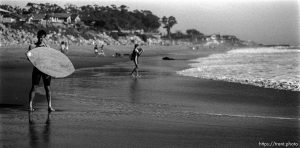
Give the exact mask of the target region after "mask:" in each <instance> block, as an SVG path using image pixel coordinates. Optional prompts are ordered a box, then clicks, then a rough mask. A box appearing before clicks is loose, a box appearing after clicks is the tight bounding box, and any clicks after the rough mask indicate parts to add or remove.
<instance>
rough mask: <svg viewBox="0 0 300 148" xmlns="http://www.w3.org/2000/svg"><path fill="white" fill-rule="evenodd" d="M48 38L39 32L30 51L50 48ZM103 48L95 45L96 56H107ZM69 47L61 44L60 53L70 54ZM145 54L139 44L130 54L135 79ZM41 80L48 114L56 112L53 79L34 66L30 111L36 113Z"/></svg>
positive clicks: (43, 32) (44, 33)
mask: <svg viewBox="0 0 300 148" xmlns="http://www.w3.org/2000/svg"><path fill="white" fill-rule="evenodd" d="M46 36H47V32H46V31H45V30H39V31H38V32H37V39H38V40H37V42H36V43H34V44H32V45H29V48H28V51H30V50H32V49H34V48H37V47H50V46H49V45H47V44H46V43H45V38H46ZM103 47H104V44H102V45H101V47H100V51H99V50H98V46H97V44H95V47H94V52H95V54H97V56H99V55H103V56H104V55H105V54H104V51H103ZM68 49H69V46H68V43H67V42H65V41H62V42H61V45H60V51H61V52H62V53H64V54H66V53H67V52H68ZM142 53H143V49H142V48H141V47H140V45H139V44H138V43H135V44H134V49H133V50H132V53H131V54H130V60H132V61H133V63H134V65H135V66H134V68H133V70H132V71H131V75H132V76H133V77H140V75H139V71H138V68H139V67H138V59H139V56H140V55H141V54H142ZM41 78H42V79H43V83H44V89H45V92H46V99H47V103H48V112H52V111H55V109H54V108H53V107H52V96H51V88H50V85H51V79H52V77H51V76H50V75H48V74H45V73H43V72H42V71H40V70H39V69H37V68H36V67H34V66H33V70H32V79H31V81H32V85H31V89H30V92H29V111H34V108H33V99H34V97H35V94H36V91H37V88H38V86H39V83H40V80H41Z"/></svg>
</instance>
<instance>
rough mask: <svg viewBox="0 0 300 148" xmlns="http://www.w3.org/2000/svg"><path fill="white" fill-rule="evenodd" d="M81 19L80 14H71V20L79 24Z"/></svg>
mask: <svg viewBox="0 0 300 148" xmlns="http://www.w3.org/2000/svg"><path fill="white" fill-rule="evenodd" d="M80 21H81V19H80V17H79V15H78V14H72V15H71V22H72V23H73V24H78V23H79V22H80Z"/></svg>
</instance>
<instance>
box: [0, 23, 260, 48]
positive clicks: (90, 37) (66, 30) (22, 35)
mask: <svg viewBox="0 0 300 148" xmlns="http://www.w3.org/2000/svg"><path fill="white" fill-rule="evenodd" d="M40 29H44V30H46V31H47V32H48V35H47V42H48V43H49V44H56V45H59V44H60V43H61V42H62V41H65V42H68V43H69V44H70V45H93V44H106V45H129V44H134V43H142V44H146V45H187V46H191V47H192V49H199V48H208V49H224V48H226V49H228V48H233V47H249V46H251V47H253V46H258V44H256V43H254V42H251V41H242V40H239V39H238V38H235V39H234V40H233V39H227V38H215V37H214V36H211V37H209V38H206V39H205V40H201V41H200V42H191V41H189V39H177V40H168V39H165V40H164V39H161V38H160V37H153V36H151V35H149V36H146V35H145V34H142V35H134V34H124V33H120V34H118V33H105V32H97V31H94V30H92V29H90V28H88V27H84V28H75V27H67V26H64V27H57V26H47V28H46V27H43V26H39V25H34V24H22V25H20V24H19V25H18V24H13V25H3V24H0V34H1V36H0V46H23V45H28V44H32V43H35V42H36V40H37V39H36V33H37V31H38V30H40Z"/></svg>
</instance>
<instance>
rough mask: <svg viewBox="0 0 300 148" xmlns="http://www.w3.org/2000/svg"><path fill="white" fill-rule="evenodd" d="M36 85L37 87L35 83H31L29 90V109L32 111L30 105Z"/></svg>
mask: <svg viewBox="0 0 300 148" xmlns="http://www.w3.org/2000/svg"><path fill="white" fill-rule="evenodd" d="M37 87H38V86H37V85H32V86H31V89H30V92H29V111H34V109H33V107H32V102H33V99H34V96H35V92H36V88H37Z"/></svg>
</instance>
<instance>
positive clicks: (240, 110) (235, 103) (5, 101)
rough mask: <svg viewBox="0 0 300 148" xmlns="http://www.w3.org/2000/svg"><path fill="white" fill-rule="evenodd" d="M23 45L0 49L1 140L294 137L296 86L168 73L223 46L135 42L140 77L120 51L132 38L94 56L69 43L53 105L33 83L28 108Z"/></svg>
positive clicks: (35, 143)
mask: <svg viewBox="0 0 300 148" xmlns="http://www.w3.org/2000/svg"><path fill="white" fill-rule="evenodd" d="M26 48H27V47H24V48H22V47H21V48H20V47H1V48H0V56H1V58H0V66H1V68H0V77H1V79H0V80H1V81H0V84H1V85H0V120H1V122H0V123H1V126H0V133H1V134H0V143H1V144H0V146H2V147H5V148H6V147H8V148H10V147H23V148H27V147H28V148H29V147H55V148H60V147H75V148H81V147H87V148H93V147H95V148H96V147H109V148H124V147H125V148H126V147H128V148H129V147H130V148H132V147H136V148H147V147H149V148H150V147H153V148H157V147H162V148H168V147H170V148H177V147H178V148H179V147H189V148H190V147H195V148H199V147H267V146H273V147H276V146H282V147H297V146H299V138H300V136H299V120H300V117H299V95H300V93H299V92H298V91H288V90H279V89H273V88H262V87H257V86H252V85H246V84H239V83H230V82H224V81H219V80H209V79H201V78H196V77H188V76H182V75H179V74H177V71H181V70H184V69H187V68H189V64H190V60H191V59H196V58H199V57H207V56H209V55H211V54H216V53H223V52H225V51H222V50H214V49H199V50H192V49H190V48H188V47H185V46H180V45H177V46H144V47H143V48H144V53H143V55H142V56H141V57H140V71H141V75H142V76H141V77H140V78H133V77H132V76H130V72H131V70H132V68H133V66H134V65H133V62H132V61H130V60H129V58H128V56H126V54H129V53H130V52H131V50H132V46H107V47H105V49H104V51H105V53H106V55H107V56H106V57H95V56H94V54H93V47H92V46H78V47H76V46H73V47H72V46H71V47H70V51H69V53H68V56H69V58H70V60H71V61H72V62H73V64H74V66H75V68H76V71H75V73H73V74H72V75H70V76H68V77H67V78H63V79H53V80H52V82H51V88H52V92H53V93H52V95H53V107H54V108H55V109H56V111H55V112H52V113H50V114H49V113H48V112H47V103H46V102H47V101H46V98H45V92H44V89H43V87H42V83H41V87H40V88H38V94H37V95H36V98H35V100H34V107H35V108H36V111H34V112H32V113H29V112H28V108H27V101H28V92H29V89H30V86H31V72H32V65H31V64H30V62H29V61H27V59H26V57H25V56H24V55H25V51H26ZM54 48H58V47H56V46H54ZM115 52H118V53H121V54H122V55H124V54H125V55H124V56H122V57H114V56H112V55H114V53H115ZM163 57H171V58H174V60H162V58H163Z"/></svg>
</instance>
